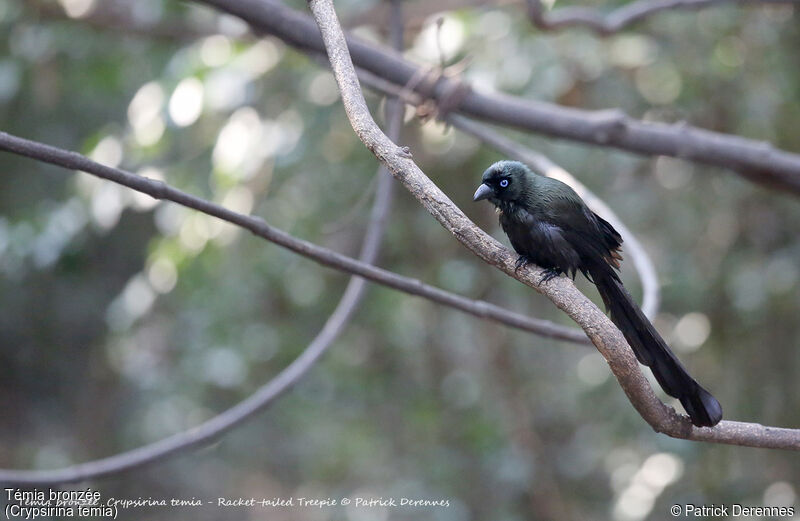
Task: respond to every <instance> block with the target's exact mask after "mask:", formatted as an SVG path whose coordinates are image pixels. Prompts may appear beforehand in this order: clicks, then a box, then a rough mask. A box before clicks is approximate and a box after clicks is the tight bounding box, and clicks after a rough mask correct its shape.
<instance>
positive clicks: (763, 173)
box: [195, 0, 800, 195]
mask: <svg viewBox="0 0 800 521" xmlns="http://www.w3.org/2000/svg"><path fill="white" fill-rule="evenodd" d="M195 1H196V2H199V3H203V4H207V5H211V6H214V7H217V8H218V9H220V10H222V11H225V12H227V13H230V14H232V15H235V16H238V17H240V18H242V19H244V20H245V21H246V22H248V23H249V24H250V25H251V27H253V28H254V29H255V30H257V31H261V32H266V33H269V34H273V35H275V36H277V37H278V38H280V39H282V40H283V41H285V42H286V43H288V44H290V45H293V46H295V47H298V48H300V49H303V50H315V51H318V52H319V51H323V49H324V47H323V44H322V40H321V39H320V34H319V30H318V29H317V28H316V27H315V26H314V22H313V21H312V20H311V19H310V18H309V17H308V16H306V15H304V14H302V13H299V12H298V11H295V10H293V9H290V8H288V7H285V6H283V5H281V4H279V3H277V2H275V1H274V0H195ZM347 41H348V45H349V48H350V51H351V52H352V56H353V59H354V60H355V63H356V64H357V65H358V66H359V67H361V68H363V69H366V70H368V71H370V72H372V73H373V74H376V75H377V76H380V77H382V78H384V79H386V80H388V81H390V82H392V83H394V84H395V85H398V86H400V87H402V86H405V85H409V84H410V82H411V80H413V79H414V78H423V79H424V81H416V82H414V90H415V91H416V92H417V93H419V94H421V95H422V96H424V97H430V98H433V99H434V100H436V101H437V102H439V103H443V104H444V105H447V106H448V107H450V110H451V111H453V112H458V113H461V114H464V115H467V116H472V117H475V118H478V119H482V120H485V121H491V122H494V123H499V124H502V125H507V126H512V127H516V128H520V129H525V130H531V131H534V132H538V133H542V134H546V135H550V136H554V137H559V138H566V139H571V140H574V141H580V142H583V143H589V144H594V145H601V146H609V147H615V148H619V149H622V150H627V151H629V152H635V153H637V154H645V155H665V156H672V157H679V158H682V159H687V160H690V161H695V162H698V163H704V164H708V165H716V166H722V167H727V168H730V169H732V170H733V171H735V172H737V173H739V174H740V175H742V176H744V177H746V178H747V179H749V180H750V181H752V182H754V183H758V184H762V185H765V186H769V187H772V188H776V189H781V190H786V191H789V192H791V193H794V194H796V195H800V154H796V153H790V152H785V151H782V150H779V149H776V148H774V147H773V146H772V145H771V144H770V143H768V142H761V141H755V140H752V139H746V138H742V137H739V136H734V135H728V134H723V133H719V132H712V131H709V130H703V129H700V128H697V127H693V126H691V125H688V124H686V123H685V122H680V123H676V124H666V123H654V122H644V121H639V120H636V119H633V118H631V117H630V116H628V115H626V114H625V113H624V112H622V111H620V110H618V109H617V110H614V109H612V110H601V111H589V110H581V109H576V108H570V107H562V106H559V105H554V104H551V103H544V102H540V101H534V100H529V99H521V98H515V97H512V96H507V95H501V94H481V93H478V92H474V91H472V90H470V89H469V86H468V85H465V84H463V83H461V82H459V81H458V80H456V79H451V78H446V77H443V76H441V75H437V76H434V77H431V75H430V74H425V73H424V70H423V68H421V67H419V66H417V65H415V64H413V63H411V62H409V61H407V60H405V59H403V57H402V56H400V55H399V54H397V53H396V52H394V51H391V50H388V49H382V48H381V47H380V46H378V45H376V44H374V43H371V42H365V41H364V40H362V39H360V38H357V37H354V36H348V37H347ZM453 93H460V94H461V95H460V99H459V100H458V102H457V103H454V104H453V103H451V104H448V103H447V100H448V99H450V98H452V96H453ZM451 105H452V106H451Z"/></svg>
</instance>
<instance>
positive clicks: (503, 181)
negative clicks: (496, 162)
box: [500, 179, 508, 188]
mask: <svg viewBox="0 0 800 521" xmlns="http://www.w3.org/2000/svg"><path fill="white" fill-rule="evenodd" d="M507 186H508V179H503V180H502V181H500V187H501V188H505V187H507Z"/></svg>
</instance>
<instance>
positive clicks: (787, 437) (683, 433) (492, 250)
mask: <svg viewBox="0 0 800 521" xmlns="http://www.w3.org/2000/svg"><path fill="white" fill-rule="evenodd" d="M309 6H310V8H311V11H312V13H313V15H314V19H315V20H316V22H317V25H318V27H319V29H320V32H321V33H322V37H323V40H324V42H325V48H326V50H327V53H328V57H329V59H330V62H331V67H332V68H333V71H334V75H335V77H336V81H337V83H338V85H339V91H340V93H341V95H342V102H343V104H344V108H345V112H346V113H347V117H348V118H349V120H350V124H351V125H352V127H353V130H354V131H355V132H356V134H357V135H358V137H359V139H361V141H362V142H363V143H364V145H365V146H366V147H367V148H368V149H369V150H370V151H372V153H373V154H374V155H375V156H376V157H377V158H378V160H379V161H381V162H382V163H383V164H385V165H386V166H387V167H388V168H389V170H390V171H391V172H392V173H393V174H394V176H395V178H396V179H398V180H399V181H400V182H402V183H403V185H404V186H405V187H406V189H408V190H409V191H410V192H411V194H412V195H414V197H416V198H417V199H418V200H419V202H420V203H421V204H422V205H423V206H424V207H425V209H426V210H428V212H430V213H431V214H432V215H433V216H434V217H435V218H436V220H438V221H439V223H440V224H441V225H442V226H443V227H445V228H446V229H447V230H448V231H450V232H451V233H452V234H453V235H454V236H455V237H456V238H457V239H458V240H459V241H460V242H461V243H462V244H463V245H464V246H466V247H467V248H468V249H469V250H470V251H472V252H473V253H474V254H475V255H477V256H478V257H480V258H482V259H483V260H485V261H486V262H488V263H489V264H492V265H493V266H495V267H497V268H499V269H500V270H502V271H503V272H505V273H506V274H508V275H510V276H512V277H514V278H516V279H517V280H519V281H521V282H523V283H525V284H527V285H529V286H531V287H532V288H534V289H536V290H537V291H539V292H540V293H542V294H544V295H545V296H547V297H548V298H549V299H550V300H551V301H553V303H555V304H556V305H557V306H558V307H559V308H560V309H562V310H563V311H565V312H566V313H567V314H568V315H569V316H570V317H571V318H572V319H573V320H575V321H576V322H577V323H578V324H579V325H580V326H581V327H582V328H583V329H584V331H586V334H587V335H588V336H589V337H590V338H591V340H592V343H594V345H595V346H596V347H597V349H598V350H599V351H600V353H601V354H602V355H603V356H604V357H605V359H606V360H607V361H608V363H609V366H610V367H611V370H612V372H613V373H614V376H615V377H616V378H617V380H618V381H619V383H620V385H621V386H622V388H623V390H624V391H625V394H626V395H627V396H628V398H629V399H630V401H631V403H632V404H633V406H634V407H635V408H636V410H637V411H638V412H639V414H640V415H641V416H642V417H643V418H644V419H645V420H646V421H647V422H648V423H649V424H650V425H651V426H652V427H653V429H654V430H656V431H658V432H663V433H666V434H668V435H669V436H673V437H676V438H684V439H691V440H703V441H711V442H717V443H729V444H733V445H744V446H751V447H764V448H781V449H792V450H800V430H795V429H783V428H777V427H765V426H763V425H759V424H755V423H743V422H733V421H723V422H720V423H719V424H717V426H716V427H713V428H697V427H694V426H693V425H692V424H691V423H690V422H689V421H688V419H687V418H686V417H684V416H679V415H678V414H677V413H676V412H675V410H674V409H672V408H671V407H667V406H666V405H664V404H663V403H662V402H661V401H660V400H659V399H658V398H657V397H656V395H655V393H653V389H652V388H651V387H650V385H649V383H648V382H647V379H646V378H645V377H644V375H643V374H642V372H641V370H640V367H639V364H638V362H637V361H636V358H635V357H634V355H633V352H632V351H631V349H630V347H628V345H627V343H626V342H625V340H624V338H623V337H622V335H621V333H620V332H619V330H618V329H617V328H616V327H614V325H613V324H612V323H611V321H610V320H609V319H608V317H606V316H605V315H604V314H603V313H602V312H601V311H600V310H599V309H598V308H597V307H596V306H595V305H594V304H592V302H591V301H590V300H589V299H587V298H586V297H585V296H584V295H583V294H581V293H580V292H579V291H578V290H577V289H576V288H575V286H574V285H573V284H572V283H571V282H570V281H569V280H568V279H567V278H559V279H553V280H551V281H549V282H548V283H547V284H542V277H543V275H544V271H543V270H542V269H540V268H530V269H528V268H523V269H521V270H519V272H516V273H515V267H514V262H515V260H516V256H515V255H513V254H512V253H511V252H510V251H509V250H508V249H507V248H505V247H503V246H502V245H501V244H500V243H498V242H497V241H496V240H495V239H493V238H492V237H490V236H489V235H487V234H486V233H485V232H483V231H482V230H481V229H480V228H478V227H477V226H475V224H474V223H473V222H472V221H470V220H469V219H468V218H467V216H466V215H464V213H463V212H462V211H461V210H460V209H459V208H458V207H457V206H456V205H455V204H454V203H453V202H452V201H451V200H450V199H449V198H448V197H447V196H446V195H445V194H444V192H442V191H441V190H440V189H439V188H438V187H437V186H436V185H435V184H434V183H433V182H432V181H431V180H430V179H429V178H428V177H427V176H426V175H425V174H424V173H423V172H422V170H420V168H419V167H418V166H417V165H416V163H414V161H412V159H411V157H410V154H409V153H408V151H407V150H404V149H402V148H399V147H398V146H397V145H395V144H394V143H393V142H392V141H391V140H390V139H389V138H388V137H386V135H385V134H384V133H383V132H381V130H380V128H378V126H377V125H376V124H375V121H374V120H373V119H372V116H371V115H370V112H369V109H368V107H367V104H366V101H365V100H364V95H363V93H362V92H361V87H360V85H359V83H358V79H357V76H356V71H355V68H354V67H353V62H352V60H351V59H350V53H349V51H348V47H347V42H346V41H345V37H344V33H343V32H342V28H341V26H340V25H339V21H338V19H337V17H336V12H335V10H334V8H333V3H332V0H310V1H309Z"/></svg>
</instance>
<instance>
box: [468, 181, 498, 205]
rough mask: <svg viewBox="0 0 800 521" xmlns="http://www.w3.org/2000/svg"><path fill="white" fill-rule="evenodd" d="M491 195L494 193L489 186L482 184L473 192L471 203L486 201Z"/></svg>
mask: <svg viewBox="0 0 800 521" xmlns="http://www.w3.org/2000/svg"><path fill="white" fill-rule="evenodd" d="M493 193H494V190H492V188H491V187H490V186H489V185H487V184H486V183H483V184H482V185H480V186H479V187H478V189H477V190H475V195H473V196H472V200H473V201H481V200H483V199H487V198H488V197H490V196H491V195H492V194H493Z"/></svg>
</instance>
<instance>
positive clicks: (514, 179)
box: [472, 161, 533, 205]
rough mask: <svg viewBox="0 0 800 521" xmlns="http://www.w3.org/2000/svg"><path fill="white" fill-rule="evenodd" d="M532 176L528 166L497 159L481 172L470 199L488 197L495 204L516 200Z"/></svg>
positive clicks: (477, 199)
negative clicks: (478, 184)
mask: <svg viewBox="0 0 800 521" xmlns="http://www.w3.org/2000/svg"><path fill="white" fill-rule="evenodd" d="M532 176H533V174H532V173H531V171H530V170H529V169H528V167H527V166H525V165H523V164H522V163H520V162H519V161H498V162H497V163H495V164H493V165H492V166H490V167H489V168H487V169H486V171H485V172H484V173H483V178H482V179H481V185H480V186H479V187H478V189H477V190H476V191H475V195H474V196H473V197H472V200H473V201H481V200H483V199H488V200H489V201H491V202H492V203H494V204H495V205H498V204H500V203H501V202H503V201H506V202H516V201H518V200H520V199H521V198H522V196H523V194H524V193H525V191H527V188H528V183H529V178H530V177H532Z"/></svg>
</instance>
